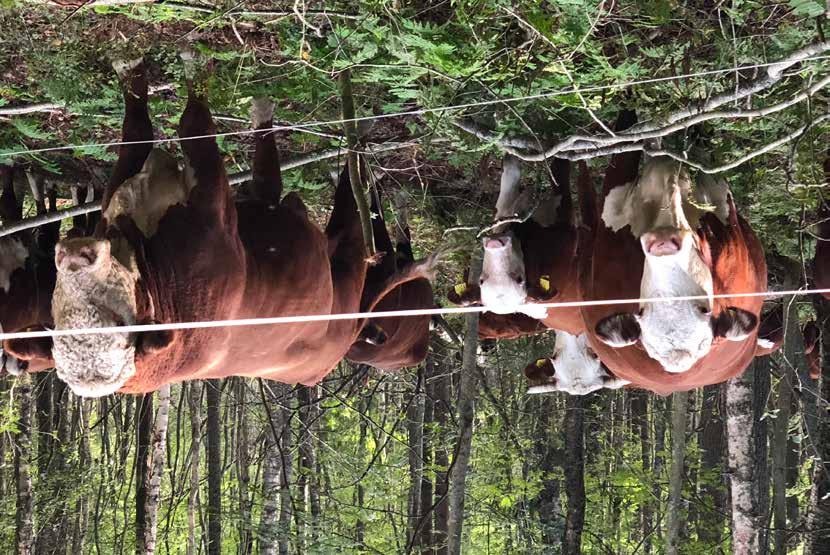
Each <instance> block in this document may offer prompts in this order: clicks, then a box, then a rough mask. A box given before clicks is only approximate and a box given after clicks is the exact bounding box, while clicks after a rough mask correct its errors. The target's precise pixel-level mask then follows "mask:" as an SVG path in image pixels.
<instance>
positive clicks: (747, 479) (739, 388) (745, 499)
mask: <svg viewBox="0 0 830 555" xmlns="http://www.w3.org/2000/svg"><path fill="white" fill-rule="evenodd" d="M752 378H753V372H751V371H747V372H744V374H743V375H742V376H739V377H737V378H732V379H731V380H729V381H728V382H727V385H726V430H727V446H728V452H729V475H730V477H731V479H730V489H731V494H732V552H733V553H734V554H735V555H755V554H757V553H759V552H760V549H761V542H760V535H761V528H762V527H763V525H764V523H763V521H762V520H761V519H760V515H759V514H758V506H757V501H758V500H757V488H758V485H757V478H758V477H757V476H756V475H755V467H754V464H753V463H754V461H753V454H754V451H755V445H754V441H753V438H752V434H751V433H750V431H751V430H752V429H753V410H752V409H753V406H752V397H753V395H752V393H753V392H752V381H753V379H752Z"/></svg>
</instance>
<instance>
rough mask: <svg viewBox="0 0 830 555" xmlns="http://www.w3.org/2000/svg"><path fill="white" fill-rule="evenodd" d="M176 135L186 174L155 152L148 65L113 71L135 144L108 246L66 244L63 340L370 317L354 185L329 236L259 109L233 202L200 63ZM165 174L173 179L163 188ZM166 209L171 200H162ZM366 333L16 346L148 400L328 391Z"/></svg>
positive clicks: (106, 220)
mask: <svg viewBox="0 0 830 555" xmlns="http://www.w3.org/2000/svg"><path fill="white" fill-rule="evenodd" d="M183 59H184V60H185V71H186V76H187V78H188V83H187V84H188V101H187V106H186V108H185V110H184V113H183V114H182V116H181V119H180V122H179V128H178V132H179V137H180V138H181V139H182V140H181V149H182V151H183V153H184V158H185V169H184V172H182V173H180V174H175V172H173V166H172V164H171V163H170V160H169V157H167V156H165V155H164V154H163V153H158V152H156V153H154V152H153V149H152V146H151V144H149V143H147V142H141V141H149V140H151V139H152V138H153V129H152V124H151V122H150V116H149V112H148V109H147V77H146V69H145V65H144V63H143V61H141V60H136V61H134V62H131V63H125V64H118V65H116V68H115V69H116V72H117V73H118V75H119V78H120V80H121V82H122V83H123V85H124V101H125V116H124V126H123V140H124V141H125V142H128V143H129V144H125V145H122V146H121V148H120V152H119V158H118V161H117V163H116V166H115V169H114V172H113V175H112V178H111V180H110V183H109V185H108V186H107V189H106V191H105V193H104V195H103V199H102V209H103V210H102V212H103V217H102V218H101V221H100V222H99V223H98V227H97V228H96V231H95V235H94V236H93V237H88V238H71V239H67V240H63V241H61V242H60V243H59V244H58V246H57V249H56V254H55V263H56V266H57V270H58V274H57V284H56V287H55V294H54V296H53V300H52V316H53V319H54V324H55V326H56V328H58V329H71V328H79V327H82V328H96V327H102V326H119V325H122V324H143V323H151V322H164V323H172V322H189V321H205V320H226V319H239V318H255V317H268V316H293V315H305V314H323V315H325V314H335V313H352V312H357V310H358V309H359V308H360V299H361V292H362V290H363V285H364V281H365V277H366V269H367V253H366V250H365V246H364V241H363V237H362V232H361V226H360V221H359V216H358V213H357V208H356V204H355V200H354V197H353V194H352V190H351V184H350V182H349V178H348V171H344V172H343V173H342V174H341V177H340V181H339V183H338V185H337V189H336V191H335V195H334V207H333V209H332V212H331V215H330V217H329V221H328V224H327V225H326V228H325V231H323V230H321V229H320V228H319V227H318V226H317V225H316V224H315V223H314V222H312V221H311V220H310V219H309V216H308V213H307V210H306V208H305V205H304V204H303V202H302V200H301V199H300V198H299V196H298V195H296V194H294V193H289V194H288V195H286V196H285V197H284V198H283V197H282V178H281V174H280V168H279V157H278V153H277V149H276V145H275V142H274V137H273V136H272V134H271V132H269V131H265V130H267V129H269V128H270V127H272V117H273V104H272V103H270V102H268V101H264V100H257V101H255V102H254V105H253V110H252V119H253V124H254V128H255V129H258V130H260V132H259V133H257V134H256V135H255V138H254V142H255V153H254V158H253V165H252V166H253V167H252V170H253V180H252V182H251V184H250V189H251V192H252V194H251V198H250V199H249V200H247V201H241V202H239V203H238V204H237V203H235V202H234V200H233V198H232V195H231V189H230V186H229V184H228V179H227V176H226V174H225V169H224V165H223V160H222V155H221V153H220V152H219V148H218V145H217V142H216V139H215V138H214V134H215V133H216V127H215V125H214V123H213V120H212V117H211V114H210V111H209V109H208V105H207V99H206V97H205V94H206V87H205V85H204V83H202V82H199V81H197V80H194V79H193V74H194V72H193V69H195V67H197V60H194V59H193V58H192V57H191V56H186V55H185V56H183ZM159 176H161V177H163V178H159ZM162 198H163V199H164V201H163V202H162ZM362 326H363V322H362V321H360V320H338V321H333V320H332V321H321V322H308V323H297V324H286V325H274V326H264V325H263V326H239V327H217V328H207V329H184V330H179V331H158V332H141V333H136V334H131V333H115V334H108V335H104V334H93V335H73V336H65V337H56V338H55V339H54V341H53V340H52V339H50V338H46V339H37V340H33V339H27V340H7V341H6V342H5V347H6V349H7V350H8V351H9V352H11V353H13V354H15V355H16V356H18V357H19V358H22V359H26V360H29V361H36V360H38V361H46V363H47V364H49V365H52V364H54V366H55V368H56V370H57V374H58V377H59V378H60V379H61V380H63V381H65V382H66V383H67V384H68V385H69V386H70V387H71V388H72V390H73V391H74V392H75V393H76V394H79V395H82V396H87V397H98V396H102V395H107V394H111V393H115V392H122V393H144V392H151V391H154V390H156V389H158V388H159V387H161V386H163V385H165V384H170V383H174V382H180V381H183V380H188V379H207V378H222V377H227V376H249V377H262V378H267V379H272V380H278V381H282V382H286V383H304V384H309V385H310V384H314V383H317V382H318V381H319V380H320V379H322V377H323V376H325V375H326V374H327V373H328V372H329V371H330V370H331V369H332V368H333V367H334V366H335V365H336V364H337V363H338V362H339V361H340V360H341V359H342V358H343V356H344V355H345V354H346V352H347V351H348V349H349V347H350V346H351V345H352V344H353V343H354V341H355V340H356V338H357V336H358V332H359V330H360V329H361V327H362Z"/></svg>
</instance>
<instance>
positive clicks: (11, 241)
mask: <svg viewBox="0 0 830 555" xmlns="http://www.w3.org/2000/svg"><path fill="white" fill-rule="evenodd" d="M28 257H29V251H28V250H27V249H26V247H24V246H23V242H22V241H21V240H20V239H18V238H17V237H4V238H2V239H0V288H2V289H3V291H5V292H6V293H8V292H9V288H10V287H11V277H12V274H13V273H14V272H15V270H18V269H20V268H23V267H24V266H25V265H26V259H27V258H28Z"/></svg>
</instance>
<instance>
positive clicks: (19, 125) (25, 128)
mask: <svg viewBox="0 0 830 555" xmlns="http://www.w3.org/2000/svg"><path fill="white" fill-rule="evenodd" d="M11 124H12V126H14V128H15V129H17V131H18V133H20V134H21V135H23V136H24V137H28V138H29V139H37V140H45V139H51V138H52V137H53V135H52V134H51V133H49V132H48V131H43V130H42V129H41V128H40V127H39V126H38V124H37V123H36V122H34V121H33V120H27V119H21V118H15V119H13V120H12V121H11Z"/></svg>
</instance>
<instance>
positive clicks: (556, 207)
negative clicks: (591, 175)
mask: <svg viewBox="0 0 830 555" xmlns="http://www.w3.org/2000/svg"><path fill="white" fill-rule="evenodd" d="M551 170H552V174H553V178H554V181H555V185H556V193H557V195H555V196H553V195H552V196H551V197H550V198H549V199H548V201H547V202H546V203H545V204H543V205H541V206H540V207H539V209H538V210H537V213H538V214H539V217H536V213H534V217H533V218H530V219H528V220H526V221H523V222H521V223H512V224H509V225H507V226H502V228H501V229H499V228H497V229H496V232H495V234H493V235H489V236H487V237H485V238H484V239H483V246H484V260H483V265H482V273H481V279H480V280H479V283H478V284H477V285H476V284H459V285H458V286H456V289H455V290H454V291H452V292H450V295H449V298H450V301H452V302H454V303H456V304H463V305H470V304H478V303H480V304H481V305H482V306H484V307H486V308H487V312H484V313H483V314H482V315H481V317H480V319H479V337H480V338H482V339H490V338H509V337H518V336H521V335H529V334H534V333H540V332H542V331H544V330H547V329H552V330H555V331H556V343H555V348H554V353H553V355H552V356H551V357H550V358H549V359H546V360H547V361H548V362H547V363H546V364H537V363H534V364H531V365H530V366H529V367H528V368H530V369H534V368H542V369H544V368H549V369H550V370H552V372H548V373H547V374H545V375H543V376H542V375H538V372H535V373H533V372H532V373H533V375H532V376H528V379H529V384H530V390H529V391H530V392H531V393H536V392H543V391H545V392H547V391H565V392H568V393H572V394H577V395H582V394H584V393H587V392H589V391H594V390H596V389H600V388H602V387H619V386H621V385H622V383H619V385H618V382H617V381H615V378H614V377H613V376H612V375H611V374H610V373H609V372H608V370H607V369H606V368H605V367H604V366H603V365H602V362H601V361H600V358H599V357H598V356H597V353H596V352H595V351H594V350H593V349H592V348H591V346H590V345H588V343H587V341H586V338H585V335H584V334H585V324H584V322H583V319H582V313H581V311H580V309H579V307H564V308H555V309H545V308H544V307H539V306H536V304H537V303H545V302H573V301H578V300H579V299H580V295H579V279H578V275H577V274H578V270H579V265H578V263H577V260H578V258H579V256H578V253H577V249H578V248H580V246H579V245H580V233H579V232H578V230H577V228H576V226H575V225H574V214H573V208H572V203H571V198H570V187H569V186H570V162H568V161H567V160H562V159H556V160H555V161H554V162H553V164H552V168H551ZM587 179H588V176H587V171H582V172H580V177H579V180H580V185H579V187H580V190H581V189H583V188H585V187H586V182H585V180H587ZM519 180H520V168H519V162H518V160H517V159H515V158H513V157H510V156H508V157H505V160H504V166H503V170H502V178H501V188H500V190H499V198H498V201H497V203H496V221H499V220H503V219H506V218H511V217H515V216H516V214H517V212H519V207H520V205H521V203H522V198H523V196H522V194H521V192H520V190H519ZM580 195H582V193H581V192H580ZM465 281H466V279H465Z"/></svg>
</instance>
